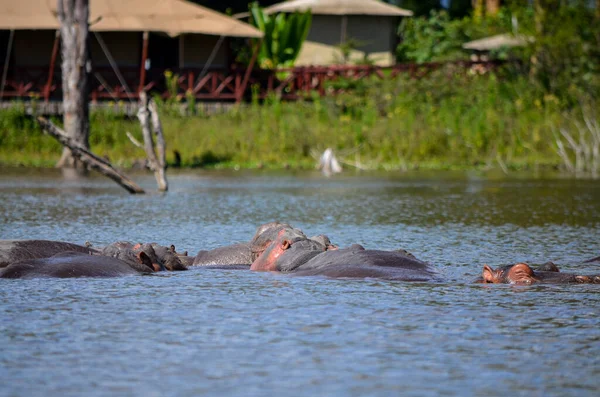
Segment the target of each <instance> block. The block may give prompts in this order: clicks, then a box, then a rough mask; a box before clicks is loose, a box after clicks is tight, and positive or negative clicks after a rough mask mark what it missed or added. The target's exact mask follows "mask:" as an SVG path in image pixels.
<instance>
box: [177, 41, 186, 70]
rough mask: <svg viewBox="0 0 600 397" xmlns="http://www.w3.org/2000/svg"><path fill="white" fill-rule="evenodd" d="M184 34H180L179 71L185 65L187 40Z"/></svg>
mask: <svg viewBox="0 0 600 397" xmlns="http://www.w3.org/2000/svg"><path fill="white" fill-rule="evenodd" d="M184 40H185V39H184V36H183V34H180V35H179V51H178V52H179V54H178V55H179V71H180V72H181V71H182V70H183V68H184V67H185V66H184V65H185V41H184Z"/></svg>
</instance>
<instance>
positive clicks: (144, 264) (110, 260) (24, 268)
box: [0, 251, 164, 279]
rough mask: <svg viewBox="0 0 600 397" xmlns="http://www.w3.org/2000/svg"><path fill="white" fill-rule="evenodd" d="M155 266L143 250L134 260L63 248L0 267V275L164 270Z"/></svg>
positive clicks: (112, 274)
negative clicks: (49, 254) (41, 256)
mask: <svg viewBox="0 0 600 397" xmlns="http://www.w3.org/2000/svg"><path fill="white" fill-rule="evenodd" d="M156 266H157V264H153V263H152V261H151V260H150V258H149V257H148V256H147V255H146V254H145V252H144V251H140V252H139V253H138V255H137V260H136V261H131V260H128V261H127V262H126V261H124V260H121V259H118V258H114V257H110V256H104V255H89V254H85V253H81V252H75V251H66V252H61V253H58V254H56V255H54V256H51V257H49V258H37V259H26V260H23V261H19V262H15V263H12V264H10V265H9V266H8V267H6V268H4V269H2V270H0V278H22V279H29V278H40V277H56V278H73V277H119V276H127V275H136V274H146V273H152V272H154V271H160V270H164V267H161V266H160V265H158V267H156Z"/></svg>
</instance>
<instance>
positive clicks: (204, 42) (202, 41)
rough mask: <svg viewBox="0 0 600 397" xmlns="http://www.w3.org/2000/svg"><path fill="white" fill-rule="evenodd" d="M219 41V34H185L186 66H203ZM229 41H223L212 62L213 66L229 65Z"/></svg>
mask: <svg viewBox="0 0 600 397" xmlns="http://www.w3.org/2000/svg"><path fill="white" fill-rule="evenodd" d="M218 41H219V37H218V36H208V35H202V34H186V35H184V36H183V43H184V44H183V54H184V56H183V62H184V65H183V66H184V67H186V68H194V67H203V66H204V65H205V64H206V62H207V61H208V58H209V57H210V54H211V52H212V51H213V49H214V48H215V45H216V44H217V42H218ZM227 48H228V41H227V39H225V40H223V41H222V42H221V45H220V47H219V49H218V50H217V53H216V55H215V57H214V59H213V61H212V62H211V64H210V66H211V67H225V66H227V65H228V49H227Z"/></svg>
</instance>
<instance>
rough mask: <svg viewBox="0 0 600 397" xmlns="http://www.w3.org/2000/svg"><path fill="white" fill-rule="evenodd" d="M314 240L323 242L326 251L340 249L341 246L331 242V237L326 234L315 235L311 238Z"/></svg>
mask: <svg viewBox="0 0 600 397" xmlns="http://www.w3.org/2000/svg"><path fill="white" fill-rule="evenodd" d="M310 239H311V240H312V241H316V242H317V243H320V244H322V245H323V246H324V247H325V250H326V251H335V250H337V249H339V247H338V246H337V245H335V244H333V243H332V242H331V240H330V239H329V237H327V236H326V235H324V234H319V235H318V236H313V237H311V238H310Z"/></svg>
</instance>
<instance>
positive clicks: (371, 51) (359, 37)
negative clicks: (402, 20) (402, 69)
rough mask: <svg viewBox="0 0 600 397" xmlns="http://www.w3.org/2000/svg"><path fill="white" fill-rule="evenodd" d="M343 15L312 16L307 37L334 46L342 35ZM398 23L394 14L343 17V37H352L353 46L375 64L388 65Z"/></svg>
mask: <svg viewBox="0 0 600 397" xmlns="http://www.w3.org/2000/svg"><path fill="white" fill-rule="evenodd" d="M343 18H344V17H343V16H338V15H313V20H312V25H311V29H310V32H309V34H308V38H307V40H309V41H312V42H315V43H321V44H325V45H327V46H338V45H339V43H340V41H341V40H342V37H343V33H342V28H343ZM398 23H399V19H398V18H396V17H386V16H369V15H349V16H347V17H346V34H345V36H346V40H349V39H354V40H355V41H356V42H357V44H358V46H357V47H356V49H357V50H359V51H361V52H363V53H365V54H366V55H368V56H369V58H370V59H371V60H373V61H375V63H377V64H380V65H389V64H392V63H393V62H394V56H393V54H394V50H395V46H396V29H397V26H398Z"/></svg>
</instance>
